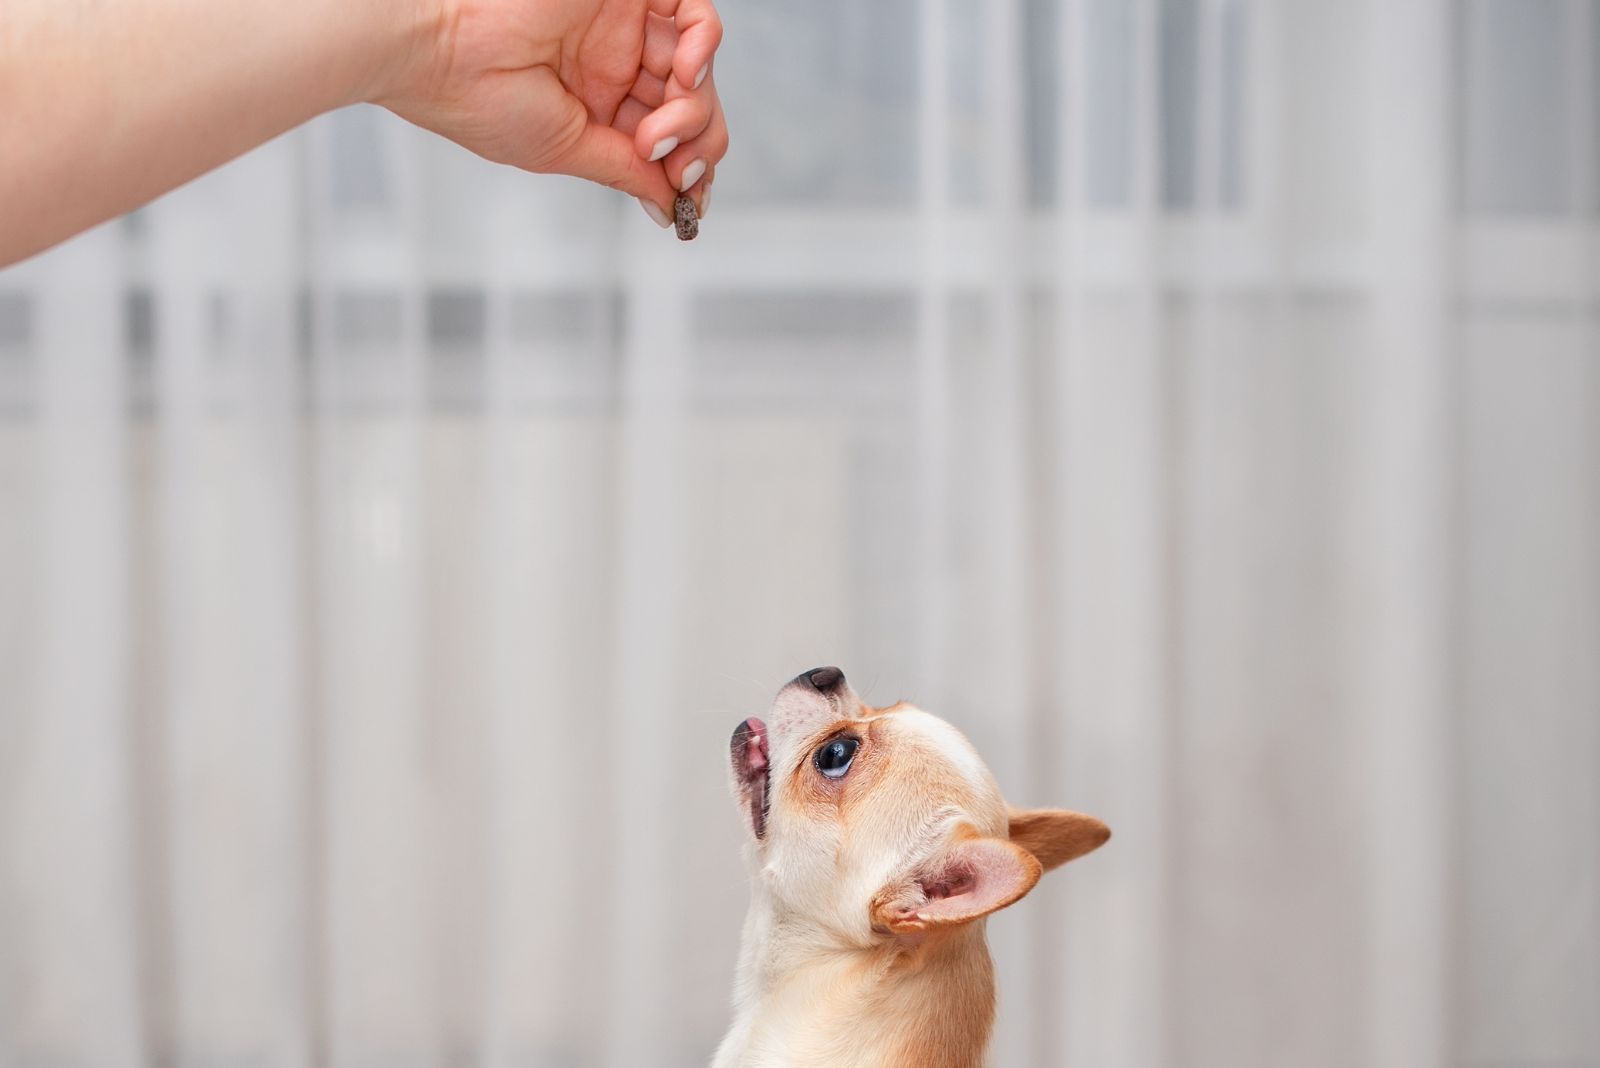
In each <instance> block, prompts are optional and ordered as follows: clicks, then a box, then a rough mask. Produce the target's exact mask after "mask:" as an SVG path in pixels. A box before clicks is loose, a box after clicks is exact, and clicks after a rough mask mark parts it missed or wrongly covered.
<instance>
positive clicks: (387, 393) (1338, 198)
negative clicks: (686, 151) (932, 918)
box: [0, 0, 1600, 1068]
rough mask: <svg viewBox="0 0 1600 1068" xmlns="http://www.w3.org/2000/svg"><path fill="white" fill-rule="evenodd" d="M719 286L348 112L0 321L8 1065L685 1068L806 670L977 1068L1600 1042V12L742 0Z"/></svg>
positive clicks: (460, 158) (1412, 1061) (1389, 1061)
mask: <svg viewBox="0 0 1600 1068" xmlns="http://www.w3.org/2000/svg"><path fill="white" fill-rule="evenodd" d="M725 7H726V10H725V12H724V14H725V17H726V21H727V26H728V37H727V45H726V46H725V49H724V53H725V54H724V57H723V58H722V59H721V60H720V61H719V70H718V77H719V81H720V82H721V84H722V87H723V91H724V95H725V97H726V98H727V100H728V102H729V112H730V123H731V125H732V126H733V129H734V142H735V147H734V151H733V153H732V154H731V155H730V157H729V159H728V161H727V163H726V165H725V166H724V167H723V168H722V172H721V174H720V175H719V181H718V186H717V192H716V202H715V204H714V210H713V211H711V213H710V216H709V219H708V221H707V223H706V225H705V228H704V230H703V231H702V236H701V238H700V240H699V241H697V242H695V243H694V244H692V245H687V246H682V245H679V244H677V243H676V242H674V241H672V240H671V238H670V237H668V236H664V235H662V234H661V233H660V232H659V231H657V230H656V229H655V228H654V227H653V226H651V225H650V224H649V223H648V222H647V221H646V220H644V218H643V216H642V215H641V214H640V213H639V212H638V210H637V208H636V207H635V206H634V205H632V204H629V203H620V202H619V201H618V199H617V198H616V197H614V196H613V195H611V194H609V193H607V192H605V191H602V190H590V189H585V188H580V187H578V186H577V185H576V184H572V183H567V182H563V181H561V180H557V179H541V178H532V177H528V176H525V175H521V174H517V173H513V172H510V171H506V170H502V169H497V168H494V167H491V166H489V165H487V164H484V163H482V162H480V161H478V160H476V159H474V158H472V157H470V156H468V155H466V154H464V153H462V152H460V151H459V150H456V149H454V148H452V147H450V146H448V145H445V144H442V143H440V142H437V141H435V140H432V139H430V138H429V137H428V136H427V135H424V134H422V133H420V132H418V131H415V130H413V129H411V128H409V127H407V126H405V125H404V124H401V123H399V122H397V121H395V120H394V119H392V118H391V117H390V116H388V115H386V114H385V113H383V112H380V111H377V110H375V109H356V110H352V111H347V112H342V113H338V114H335V115H331V116H328V117H326V118H324V119H322V120H320V121H318V122H316V123H314V124H312V125H311V126H310V127H308V128H307V129H305V130H302V131H298V132H296V133H295V134H293V135H291V136H289V137H285V138H283V139H281V140H279V141H277V142H275V143H274V144H272V145H269V146H267V147H265V148H263V149H261V150H259V151H257V152H255V153H253V154H252V155H250V156H249V157H247V158H245V159H242V160H240V161H238V162H236V163H235V164H233V165H230V166H228V167H226V168H224V169H223V170H221V171H219V172H217V173H216V174H214V175H211V176H209V177H207V178H205V179H203V180H201V181H199V182H196V183H195V184H193V185H192V186H191V187H189V188H186V189H184V190H182V191H180V192H178V193H176V194H174V195H172V196H170V197H168V198H166V199H164V200H163V201H161V202H159V203H157V204H155V205H153V206H151V207H150V208H148V209H146V210H143V211H141V212H139V213H138V214H136V215H135V216H133V217H131V218H129V219H126V220H123V221H121V222H118V223H116V224H113V225H110V226H107V227H105V228H102V229H101V230H99V231H97V232H95V233H92V234H89V235H87V236H85V237H82V238H80V239H78V240H76V241H74V242H73V243H71V244H69V245H67V246H64V247H62V248H60V249H57V250H55V251H53V252H51V253H49V254H47V255H45V256H42V257H39V258H37V259H36V260H34V261H32V262H30V263H28V264H25V265H22V266H20V267H16V268H13V269H11V270H9V271H6V272H4V273H0V1065H3V1066H5V1068H12V1066H24V1065H27V1066H32V1065H46V1064H48V1065H70V1066H95V1068H99V1066H121V1065H152V1066H154V1065H166V1064H172V1065H183V1066H197V1068H198V1066H211V1065H218V1066H221V1065H228V1066H234V1065H287V1066H296V1065H306V1066H310V1065H333V1066H340V1068H343V1066H373V1068H378V1066H383V1068H389V1066H410V1065H416V1066H441V1068H443V1066H453V1065H480V1064H482V1065H505V1066H513V1065H518V1066H520V1065H529V1066H533V1065H537V1066H545V1065H550V1066H557V1065H606V1066H617V1068H620V1066H630V1068H631V1066H637V1065H694V1064H700V1063H703V1062H704V1061H706V1060H707V1059H708V1058H709V1054H710V1052H711V1050H712V1048H713V1047H714V1045H715V1042H716V1040H717V1038H718V1037H719V1036H720V1033H721V1030H722V1028H723V1026H724V1025H725V1022H726V1016H727V1013H726V1008H725V1006H726V1000H727V996H728V990H729V984H730V981H731V974H732V967H733V960H734V953H735V943H736V939H737V934H738V930H739V925H740V919H741V915H742V910H743V905H744V900H745V887H744V884H743V878H742V871H741V868H740V865H739V862H738V858H737V851H738V848H739V842H740V832H739V828H738V825H737V821H736V818H735V816H734V814H733V810H732V807H731V802H729V801H728V799H727V797H726V791H725V787H724V780H723V775H724V771H723V765H724V761H725V754H726V748H725V745H726V737H727V734H728V732H729V731H730V730H731V729H732V726H733V724H734V722H735V721H736V720H737V719H738V718H740V717H742V716H744V715H747V714H749V713H751V712H757V711H759V710H760V709H761V708H762V707H763V705H764V703H765V702H766V700H767V699H768V698H769V696H770V693H771V692H772V691H773V690H774V689H775V688H776V686H777V685H778V684H780V683H781V682H782V681H783V680H785V679H786V678H788V677H789V676H791V675H793V674H794V673H795V672H796V671H798V670H799V669H801V668H804V667H809V666H813V665H816V664H820V663H838V664H840V665H841V666H843V667H844V668H845V669H846V671H847V672H848V673H849V674H850V675H851V678H852V680H853V682H854V683H855V685H856V686H857V688H858V689H860V690H861V691H862V693H863V694H864V696H866V697H867V698H868V699H869V700H875V701H879V702H886V701H889V700H893V699H895V698H898V697H908V698H912V699H915V700H917V701H919V702H921V703H923V704H924V705H926V706H927V707H929V708H931V709H933V710H935V711H938V712H941V713H943V714H945V715H946V716H947V717H949V718H951V719H952V720H954V721H955V722H957V723H958V724H959V725H961V726H962V727H963V728H964V729H965V730H966V731H967V732H968V733H969V734H970V735H971V736H972V737H973V739H974V740H975V742H976V743H977V745H978V747H979V749H980V751H982V752H983V753H984V754H985V755H986V756H987V758H988V759H989V761H990V763H991V765H992V766H993V768H994V769H995V771H996V773H997V775H998V776H999V778H1000V780H1001V782H1002V784H1003V786H1004V787H1005V788H1006V790H1007V791H1008V792H1009V794H1010V795H1011V796H1012V797H1013V798H1014V799H1016V800H1018V801H1020V802H1024V803H1030V804H1063V805H1068V806H1072V807H1078V808H1082V809H1085V810H1088V811H1092V812H1095V813H1097V814H1100V815H1102V816H1104V817H1105V818H1106V819H1107V820H1108V822H1110V823H1111V825H1112V826H1113V828H1114V829H1115V831H1116V834H1117V836H1116V838H1115V839H1114V841H1113V843H1112V845H1111V846H1110V847H1109V848H1108V849H1106V850H1105V851H1103V852H1102V853H1100V854H1097V855H1096V856H1094V857H1093V858H1090V859H1088V860H1085V861H1083V862H1082V863H1081V865H1074V866H1072V867H1070V868H1068V869H1066V870H1065V871H1064V872H1063V873H1060V874H1057V875H1053V876H1051V877H1050V878H1049V879H1048V880H1047V881H1046V882H1045V883H1044V884H1043V885H1042V886H1041V887H1040V889H1039V890H1038V891H1037V892H1036V893H1035V894H1034V895H1033V896H1032V897H1031V898H1030V899H1029V900H1028V901H1027V902H1025V903H1024V904H1022V905H1021V906H1019V907H1017V908H1015V909H1012V910H1009V911H1007V912H1006V913H1003V914H1001V915H1000V916H999V917H997V918H996V919H995V920H994V921H993V922H992V924H991V936H992V942H993V943H994V946H995V951H996V955H997V958H998V960H999V965H1000V973H1001V1016H1000V1023H999V1027H998V1031H997V1038H996V1048H995V1058H994V1060H995V1063H996V1064H997V1065H1001V1066H1006V1068H1010V1066H1018V1065H1034V1064H1038V1065H1046V1064H1051V1065H1054V1064H1073V1065H1094V1066H1098V1068H1118V1066H1125V1068H1150V1066H1153V1065H1183V1066H1213V1065H1214V1066H1218V1068H1221V1066H1231V1068H1236V1066H1242V1065H1252V1066H1253V1065H1260V1066H1267V1065H1287V1064H1292V1065H1297V1066H1317V1065H1326V1066H1329V1068H1333V1066H1340V1068H1343V1066H1348V1065H1358V1064H1359V1065H1383V1066H1390V1065H1393V1066H1397V1068H1399V1066H1404V1068H1414V1066H1418V1065H1447V1064H1461V1065H1466V1064H1489V1063H1493V1064H1496V1065H1552V1064H1564V1065H1566V1064H1570V1065H1587V1064H1600V1025H1597V1023H1596V1017H1595V1014H1594V1011H1593V1009H1594V1006H1595V1005H1596V1004H1597V1003H1600V106H1597V100H1600V83H1597V80H1596V79H1597V75H1596V71H1597V68H1600V58H1597V57H1600V12H1597V9H1596V4H1595V2H1594V0H1469V2H1465V3H1452V2H1446V0H1414V2H1408V3H1380V2H1377V0H1365V2H1360V3H1349V2H1334V0H1326V2H1313V0H1303V2H1269V0H1071V2H1065V3H1062V2H1056V0H1025V2H1019V0H987V2H985V3H982V4H979V3H976V2H947V0H920V2H914V0H878V2H874V3H872V4H858V3H851V2H849V0H819V2H817V3H811V4H806V5H799V6H796V5H793V4H788V5H784V4H778V3H775V2H770V0H739V2H736V3H731V4H728V5H725Z"/></svg>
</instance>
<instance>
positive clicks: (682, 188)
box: [678, 159, 706, 193]
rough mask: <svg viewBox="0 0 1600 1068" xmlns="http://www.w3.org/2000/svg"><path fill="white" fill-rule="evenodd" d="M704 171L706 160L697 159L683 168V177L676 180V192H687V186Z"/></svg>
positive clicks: (694, 181)
mask: <svg viewBox="0 0 1600 1068" xmlns="http://www.w3.org/2000/svg"><path fill="white" fill-rule="evenodd" d="M705 173H706V161H705V160H703V159H697V160H693V161H692V162H690V164H689V165H688V166H687V167H685V168H684V169H683V177H682V178H680V179H679V180H678V192H680V193H684V192H687V191H688V189H689V187H690V186H692V185H694V183H696V182H698V181H699V180H700V178H701V177H702V176H703V175H704V174H705Z"/></svg>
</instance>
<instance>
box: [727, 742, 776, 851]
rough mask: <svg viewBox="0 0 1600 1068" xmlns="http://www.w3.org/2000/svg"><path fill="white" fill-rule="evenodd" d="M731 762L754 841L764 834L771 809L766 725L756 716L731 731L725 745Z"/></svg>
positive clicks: (770, 767) (769, 764) (769, 755)
mask: <svg viewBox="0 0 1600 1068" xmlns="http://www.w3.org/2000/svg"><path fill="white" fill-rule="evenodd" d="M728 756H729V759H731V760H732V762H733V778H734V782H736V783H738V785H739V794H740V799H741V800H742V801H743V802H744V805H745V809H746V810H747V811H748V812H749V813H750V829H751V830H753V831H754V832H755V836H756V838H757V839H761V838H764V837H765V836H766V833H767V814H768V813H769V812H770V811H771V808H772V760H771V751H770V750H769V749H768V747H767V725H766V724H765V723H763V722H761V720H759V719H757V718H756V717H755V716H751V717H750V718H749V719H747V720H745V721H744V722H742V723H740V724H739V725H738V726H737V727H735V728H734V729H733V738H732V740H731V741H730V742H729V743H728Z"/></svg>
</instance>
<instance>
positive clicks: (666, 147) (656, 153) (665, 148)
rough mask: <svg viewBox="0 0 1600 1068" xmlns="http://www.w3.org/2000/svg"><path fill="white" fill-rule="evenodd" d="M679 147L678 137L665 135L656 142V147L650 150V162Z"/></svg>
mask: <svg viewBox="0 0 1600 1068" xmlns="http://www.w3.org/2000/svg"><path fill="white" fill-rule="evenodd" d="M677 147H678V139H677V138H676V137H663V138H662V139H661V140H659V141H657V142H656V147H655V148H652V149H651V150H650V162H651V163H654V162H655V161H656V160H658V159H660V158H661V157H662V156H665V155H666V154H667V153H668V152H671V151H672V150H673V149H675V148H677Z"/></svg>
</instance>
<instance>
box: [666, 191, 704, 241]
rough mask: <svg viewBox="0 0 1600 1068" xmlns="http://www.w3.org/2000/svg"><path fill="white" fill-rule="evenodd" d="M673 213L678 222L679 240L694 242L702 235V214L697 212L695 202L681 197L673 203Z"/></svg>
mask: <svg viewBox="0 0 1600 1068" xmlns="http://www.w3.org/2000/svg"><path fill="white" fill-rule="evenodd" d="M672 213H673V214H674V215H676V216H677V220H678V240H679V241H693V240H694V239H695V237H696V236H697V235H698V234H699V233H700V213H699V212H698V211H696V210H695V206H694V201H692V200H690V199H689V198H688V197H686V196H679V197H678V199H677V200H675V201H673V202H672Z"/></svg>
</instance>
